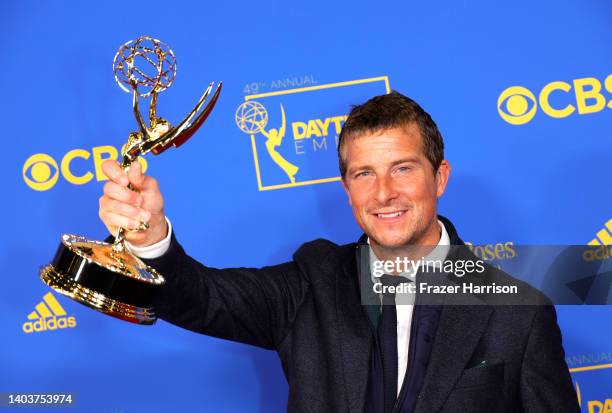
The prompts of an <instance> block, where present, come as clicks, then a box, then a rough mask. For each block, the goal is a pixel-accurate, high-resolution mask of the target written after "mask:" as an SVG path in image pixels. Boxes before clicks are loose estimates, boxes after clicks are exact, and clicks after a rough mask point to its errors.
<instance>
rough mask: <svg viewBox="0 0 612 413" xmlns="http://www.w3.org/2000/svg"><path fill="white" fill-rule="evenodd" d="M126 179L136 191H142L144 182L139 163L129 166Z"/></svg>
mask: <svg viewBox="0 0 612 413" xmlns="http://www.w3.org/2000/svg"><path fill="white" fill-rule="evenodd" d="M128 178H129V180H130V183H131V184H132V186H133V187H134V188H136V189H138V190H141V189H142V184H143V182H144V179H145V177H144V175H143V174H142V167H141V166H140V162H138V161H136V162H134V163H132V164H131V165H130V170H129V171H128Z"/></svg>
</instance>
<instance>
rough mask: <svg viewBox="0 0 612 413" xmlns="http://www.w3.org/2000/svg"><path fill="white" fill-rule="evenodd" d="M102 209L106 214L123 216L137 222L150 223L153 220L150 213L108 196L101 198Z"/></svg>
mask: <svg viewBox="0 0 612 413" xmlns="http://www.w3.org/2000/svg"><path fill="white" fill-rule="evenodd" d="M100 208H101V209H102V210H104V211H106V212H110V213H113V214H117V215H122V216H124V217H126V218H130V219H133V220H137V221H142V222H149V220H150V219H151V213H150V212H149V211H146V210H144V209H142V208H138V207H135V206H133V205H130V204H126V203H124V202H120V201H117V200H115V199H112V198H109V197H107V196H103V197H101V198H100Z"/></svg>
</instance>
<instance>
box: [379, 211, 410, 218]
mask: <svg viewBox="0 0 612 413" xmlns="http://www.w3.org/2000/svg"><path fill="white" fill-rule="evenodd" d="M404 212H405V211H394V212H379V213H376V214H374V215H376V216H377V217H378V218H381V219H391V218H397V217H399V216H402V215H404Z"/></svg>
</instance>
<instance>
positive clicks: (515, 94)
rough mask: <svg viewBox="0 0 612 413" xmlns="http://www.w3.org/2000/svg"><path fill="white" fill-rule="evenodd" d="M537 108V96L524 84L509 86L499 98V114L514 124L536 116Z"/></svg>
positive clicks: (525, 121)
mask: <svg viewBox="0 0 612 413" xmlns="http://www.w3.org/2000/svg"><path fill="white" fill-rule="evenodd" d="M536 110H537V105H536V98H535V96H534V95H533V93H531V91H530V90H529V89H527V88H524V87H522V86H512V87H509V88H508V89H506V90H504V91H503V92H502V94H501V95H499V98H498V99H497V111H498V112H499V116H501V117H502V119H503V120H505V121H506V122H508V123H510V124H512V125H522V124H524V123H527V122H529V121H530V120H531V119H532V118H533V117H534V116H535V114H536Z"/></svg>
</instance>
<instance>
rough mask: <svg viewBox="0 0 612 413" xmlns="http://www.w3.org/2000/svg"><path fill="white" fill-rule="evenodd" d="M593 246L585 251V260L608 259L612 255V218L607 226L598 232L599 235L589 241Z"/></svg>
mask: <svg viewBox="0 0 612 413" xmlns="http://www.w3.org/2000/svg"><path fill="white" fill-rule="evenodd" d="M588 245H589V246H591V247H593V248H591V249H589V250H587V251H585V252H584V253H583V258H584V260H585V261H593V260H607V259H609V258H611V257H612V218H610V220H608V222H606V225H605V227H603V228H602V229H601V230H599V231H598V232H597V236H596V237H595V238H593V239H592V240H591V241H589V243H588Z"/></svg>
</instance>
